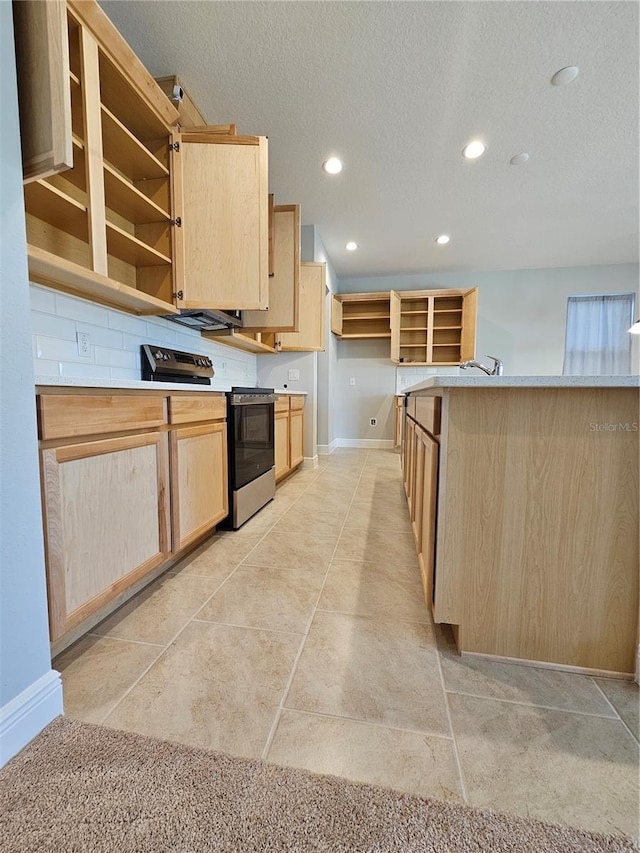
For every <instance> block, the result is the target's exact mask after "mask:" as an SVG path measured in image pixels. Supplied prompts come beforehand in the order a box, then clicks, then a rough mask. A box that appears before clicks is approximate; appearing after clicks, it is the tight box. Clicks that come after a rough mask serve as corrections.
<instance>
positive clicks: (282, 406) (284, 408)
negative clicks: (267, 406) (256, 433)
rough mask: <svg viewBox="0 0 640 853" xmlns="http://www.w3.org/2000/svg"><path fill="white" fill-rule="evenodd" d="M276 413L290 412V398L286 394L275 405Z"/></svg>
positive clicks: (281, 395)
mask: <svg viewBox="0 0 640 853" xmlns="http://www.w3.org/2000/svg"><path fill="white" fill-rule="evenodd" d="M275 410H276V412H288V411H289V397H287V396H286V395H285V394H280V396H279V397H278V398H277V400H276V403H275Z"/></svg>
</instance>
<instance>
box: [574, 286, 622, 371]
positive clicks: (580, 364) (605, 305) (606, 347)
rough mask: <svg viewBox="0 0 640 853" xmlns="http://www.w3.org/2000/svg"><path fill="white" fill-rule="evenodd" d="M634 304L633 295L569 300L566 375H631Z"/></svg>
mask: <svg viewBox="0 0 640 853" xmlns="http://www.w3.org/2000/svg"><path fill="white" fill-rule="evenodd" d="M633 303H634V294H633V293H616V294H611V295H609V294H601V295H589V296H570V297H569V299H568V302H567V332H566V337H565V345H564V367H563V369H562V372H563V374H565V375H566V376H613V375H620V374H629V373H631V335H630V334H629V327H630V326H631V324H632V323H633V307H634V304H633Z"/></svg>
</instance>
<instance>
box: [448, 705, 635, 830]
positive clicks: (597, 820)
mask: <svg viewBox="0 0 640 853" xmlns="http://www.w3.org/2000/svg"><path fill="white" fill-rule="evenodd" d="M449 705H450V709H451V717H452V723H453V729H454V733H455V736H456V742H457V745H458V753H459V755H460V761H461V764H462V771H463V774H464V778H465V784H466V790H467V796H468V798H469V802H470V803H471V804H472V805H476V806H488V807H490V808H494V809H498V810H502V811H508V812H515V813H516V814H523V815H527V816H531V817H537V818H540V819H542V820H547V821H552V822H560V823H565V824H568V825H570V826H578V827H582V828H584V829H589V830H593V831H600V832H614V833H615V832H617V833H620V832H623V833H627V834H633V833H637V832H638V744H637V743H636V742H635V740H634V739H633V737H632V736H631V735H630V734H629V732H628V731H627V730H626V729H624V726H623V725H622V723H620V721H618V720H613V719H605V718H603V717H591V716H586V715H583V714H572V713H567V712H564V711H550V710H547V709H543V708H534V707H528V706H525V705H514V704H511V703H507V702H499V701H496V700H494V699H478V698H475V697H470V696H462V695H460V694H449Z"/></svg>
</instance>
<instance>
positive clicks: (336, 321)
mask: <svg viewBox="0 0 640 853" xmlns="http://www.w3.org/2000/svg"><path fill="white" fill-rule="evenodd" d="M331 331H332V332H333V334H334V335H337V336H338V337H339V338H340V337H342V300H341V299H338V297H337V296H335V295H334V296H332V297H331Z"/></svg>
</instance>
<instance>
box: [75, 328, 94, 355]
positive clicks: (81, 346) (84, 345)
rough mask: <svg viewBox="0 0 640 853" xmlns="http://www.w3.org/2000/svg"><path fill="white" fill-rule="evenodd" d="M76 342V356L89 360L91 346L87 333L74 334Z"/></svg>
mask: <svg viewBox="0 0 640 853" xmlns="http://www.w3.org/2000/svg"><path fill="white" fill-rule="evenodd" d="M76 340H77V342H78V355H81V356H82V357H83V358H91V344H90V343H89V333H88V332H76Z"/></svg>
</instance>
